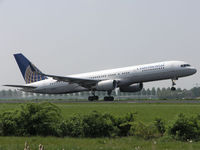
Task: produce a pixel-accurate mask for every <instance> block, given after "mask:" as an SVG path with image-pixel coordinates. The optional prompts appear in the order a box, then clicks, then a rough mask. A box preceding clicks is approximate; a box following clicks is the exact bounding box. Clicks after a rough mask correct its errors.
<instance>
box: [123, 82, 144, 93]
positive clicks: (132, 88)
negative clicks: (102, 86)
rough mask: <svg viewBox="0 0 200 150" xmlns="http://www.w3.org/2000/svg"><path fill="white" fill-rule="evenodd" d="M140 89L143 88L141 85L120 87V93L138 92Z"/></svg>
mask: <svg viewBox="0 0 200 150" xmlns="http://www.w3.org/2000/svg"><path fill="white" fill-rule="evenodd" d="M142 88H143V84H142V83H138V84H131V85H129V86H123V87H120V92H138V91H141V90H142Z"/></svg>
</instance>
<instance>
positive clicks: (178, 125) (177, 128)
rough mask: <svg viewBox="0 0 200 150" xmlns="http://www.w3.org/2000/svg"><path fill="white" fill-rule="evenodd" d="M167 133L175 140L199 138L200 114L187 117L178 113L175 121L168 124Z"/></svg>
mask: <svg viewBox="0 0 200 150" xmlns="http://www.w3.org/2000/svg"><path fill="white" fill-rule="evenodd" d="M168 133H169V134H170V135H172V137H173V138H175V139H177V140H182V141H187V140H195V141H197V140H199V139H200V115H197V116H191V117H189V116H185V115H184V114H179V115H178V117H177V118H176V119H175V121H174V122H173V123H172V124H171V125H170V126H169V129H168Z"/></svg>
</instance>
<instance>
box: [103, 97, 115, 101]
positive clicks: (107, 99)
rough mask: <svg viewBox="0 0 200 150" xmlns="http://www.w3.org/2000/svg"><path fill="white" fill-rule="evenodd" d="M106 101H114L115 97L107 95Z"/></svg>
mask: <svg viewBox="0 0 200 150" xmlns="http://www.w3.org/2000/svg"><path fill="white" fill-rule="evenodd" d="M104 101H114V97H113V96H105V97H104Z"/></svg>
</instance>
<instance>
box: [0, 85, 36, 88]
mask: <svg viewBox="0 0 200 150" xmlns="http://www.w3.org/2000/svg"><path fill="white" fill-rule="evenodd" d="M3 86H9V87H16V88H23V89H35V88H36V87H34V86H26V85H3Z"/></svg>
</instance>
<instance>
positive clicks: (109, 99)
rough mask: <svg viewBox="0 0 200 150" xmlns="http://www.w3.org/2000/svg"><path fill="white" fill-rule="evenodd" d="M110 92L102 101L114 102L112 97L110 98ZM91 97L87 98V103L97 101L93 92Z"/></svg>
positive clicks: (97, 98)
mask: <svg viewBox="0 0 200 150" xmlns="http://www.w3.org/2000/svg"><path fill="white" fill-rule="evenodd" d="M111 93H112V91H108V96H105V97H104V101H114V97H113V96H111ZM92 95H93V96H89V97H88V100H89V101H98V100H99V97H98V96H96V95H95V91H92Z"/></svg>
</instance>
